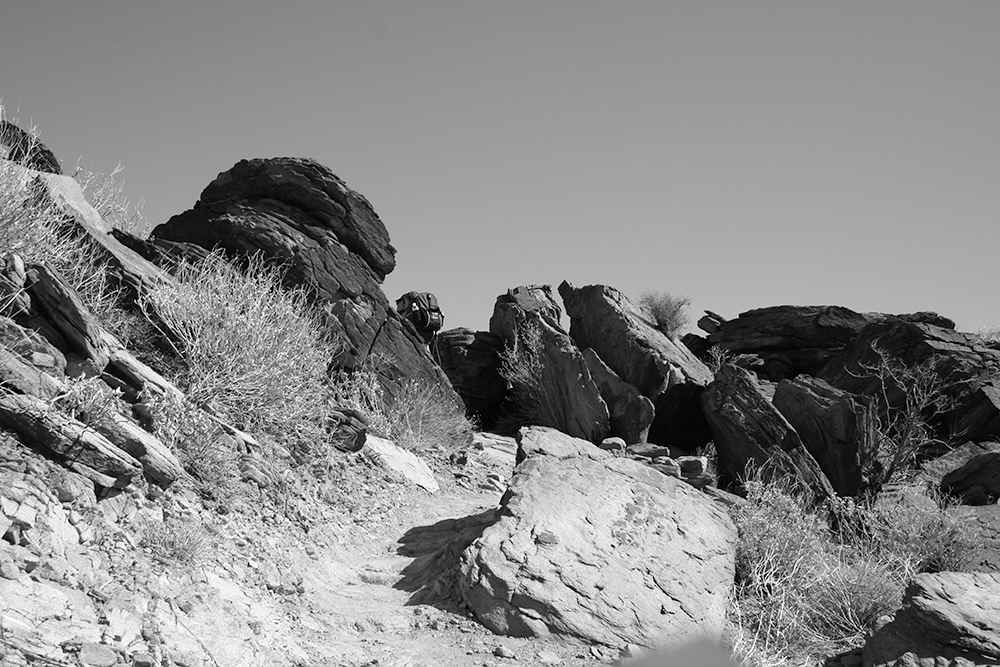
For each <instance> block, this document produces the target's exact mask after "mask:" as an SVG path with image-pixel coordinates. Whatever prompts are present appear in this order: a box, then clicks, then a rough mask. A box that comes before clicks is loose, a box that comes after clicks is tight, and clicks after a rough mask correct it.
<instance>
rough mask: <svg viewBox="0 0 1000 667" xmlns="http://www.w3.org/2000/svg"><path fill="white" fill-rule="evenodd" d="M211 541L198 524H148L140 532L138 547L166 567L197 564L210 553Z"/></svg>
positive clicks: (176, 521) (178, 521) (183, 521)
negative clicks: (145, 550)
mask: <svg viewBox="0 0 1000 667" xmlns="http://www.w3.org/2000/svg"><path fill="white" fill-rule="evenodd" d="M213 541H214V540H213V539H212V536H211V534H209V532H208V531H207V530H206V529H205V527H204V526H203V525H202V524H201V522H199V521H195V520H194V519H167V520H166V521H162V522H161V521H149V522H147V523H145V524H143V525H142V527H141V528H140V530H139V545H140V546H142V547H144V548H145V549H147V550H148V551H149V552H150V554H151V555H152V556H153V558H155V559H156V560H158V561H160V562H161V563H164V564H165V565H174V566H187V565H197V564H199V563H200V562H202V561H204V560H205V559H207V558H208V556H209V555H210V554H211V551H212V546H213Z"/></svg>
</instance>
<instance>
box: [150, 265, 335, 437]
mask: <svg viewBox="0 0 1000 667" xmlns="http://www.w3.org/2000/svg"><path fill="white" fill-rule="evenodd" d="M175 276H176V278H177V282H176V283H175V284H172V285H158V286H156V287H154V288H153V289H152V290H150V292H149V295H148V300H147V301H146V302H145V306H146V307H147V309H148V310H149V311H152V313H154V314H155V317H156V318H158V319H159V321H162V322H163V324H164V325H165V329H166V331H165V333H166V336H167V338H168V339H169V340H170V341H171V342H172V344H173V345H174V346H175V350H176V352H177V355H178V357H179V358H180V359H181V360H182V361H183V364H184V368H183V371H182V373H181V376H180V378H179V381H180V383H181V384H182V385H183V387H184V389H185V391H186V392H187V395H188V396H189V397H190V398H191V400H192V401H193V402H194V403H196V404H197V405H199V406H201V407H203V408H206V409H208V410H210V411H212V412H214V413H216V414H218V415H219V416H220V417H222V418H224V419H225V420H227V421H228V422H229V423H231V424H233V425H234V426H236V427H238V428H240V429H243V430H248V431H253V432H258V431H259V432H266V433H269V434H271V435H273V436H275V437H278V438H281V439H287V440H292V441H294V440H295V439H305V440H311V439H316V438H321V437H322V433H323V425H324V413H323V409H324V406H325V405H327V399H328V396H329V388H328V385H327V375H326V367H327V363H328V362H329V360H330V359H331V357H332V355H333V349H332V345H331V343H330V342H329V341H327V340H326V338H325V337H324V334H323V332H322V329H321V327H320V325H319V323H318V321H317V320H316V319H315V317H314V315H313V313H312V311H311V310H310V306H309V302H308V300H307V298H306V294H305V293H304V292H303V291H302V290H296V289H291V290H290V289H286V288H284V287H283V286H282V284H281V273H280V271H279V270H278V269H276V268H274V267H270V266H268V265H267V264H265V262H264V260H263V259H261V258H260V257H259V256H257V257H253V258H250V259H249V260H248V264H247V266H246V267H245V268H244V269H243V270H240V269H237V268H235V267H233V266H232V265H230V264H229V263H228V262H227V261H226V260H225V259H224V258H223V257H222V256H221V255H220V254H212V255H210V256H209V257H208V258H207V259H206V260H204V261H202V262H199V263H196V264H190V263H184V264H181V265H180V266H179V267H178V269H177V271H176V274H175ZM151 319H152V318H151Z"/></svg>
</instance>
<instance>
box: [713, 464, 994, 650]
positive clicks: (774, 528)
mask: <svg viewBox="0 0 1000 667" xmlns="http://www.w3.org/2000/svg"><path fill="white" fill-rule="evenodd" d="M748 477H749V479H748V481H747V482H746V489H747V494H748V495H747V501H748V502H747V503H746V504H745V505H742V506H739V507H737V508H735V509H734V510H733V519H734V521H735V522H736V525H737V527H738V529H739V542H738V546H737V555H736V588H735V594H734V598H733V603H732V607H731V613H730V621H731V623H732V628H731V632H730V637H729V641H730V643H731V644H732V646H733V648H734V652H735V653H736V654H738V655H742V656H744V662H745V663H747V664H749V665H778V664H783V663H784V662H785V661H786V660H788V659H790V658H792V657H798V658H801V657H804V656H805V657H809V658H811V659H812V660H813V661H815V662H819V661H821V660H822V658H823V657H824V656H826V655H830V654H832V653H839V652H843V651H846V650H849V649H851V648H856V647H858V646H860V645H862V643H863V642H864V636H865V633H866V632H868V631H869V630H870V629H871V628H872V627H873V625H874V623H875V621H876V620H877V619H878V618H879V617H880V616H882V615H884V614H886V613H889V612H891V611H892V610H893V609H895V608H896V607H897V606H898V604H899V601H900V599H901V596H902V593H903V589H904V587H905V585H906V583H907V582H908V581H909V580H910V579H911V578H912V577H913V576H914V575H915V574H917V573H920V572H927V571H937V570H940V569H946V568H957V567H959V566H960V565H961V562H962V557H961V556H962V554H963V553H967V551H968V550H969V549H970V547H971V546H972V545H973V544H974V543H975V538H974V537H972V535H971V533H969V532H968V531H967V530H965V529H964V527H963V525H962V524H961V523H960V521H959V520H957V519H955V518H953V517H952V516H951V515H950V514H949V513H948V512H947V511H946V509H945V508H942V507H940V506H938V505H937V504H936V503H934V502H933V501H929V502H926V503H923V504H915V503H914V504H902V503H895V502H886V501H885V500H881V501H873V502H862V501H855V500H850V499H835V500H833V501H831V502H829V503H827V504H824V505H820V506H816V505H814V504H812V503H811V502H809V501H807V500H806V499H805V497H804V496H803V495H802V494H800V493H799V492H798V491H796V487H795V485H793V484H790V483H787V482H782V481H780V480H779V481H778V482H773V481H772V482H770V483H763V482H761V481H760V478H759V476H758V475H757V474H756V473H754V474H750V475H748ZM831 524H832V526H833V529H831Z"/></svg>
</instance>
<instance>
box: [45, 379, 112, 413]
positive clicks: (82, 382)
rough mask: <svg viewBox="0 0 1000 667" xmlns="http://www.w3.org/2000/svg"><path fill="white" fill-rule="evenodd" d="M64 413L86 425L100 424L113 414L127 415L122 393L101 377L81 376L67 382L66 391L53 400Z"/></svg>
mask: <svg viewBox="0 0 1000 667" xmlns="http://www.w3.org/2000/svg"><path fill="white" fill-rule="evenodd" d="M52 403H53V404H54V405H55V406H56V407H57V408H59V409H60V410H61V411H62V412H64V413H66V414H67V415H69V416H70V417H72V418H73V419H76V420H77V421H79V422H83V423H84V424H98V423H100V422H101V420H102V419H103V418H104V417H105V416H106V415H109V414H111V413H118V414H121V415H124V414H126V408H125V405H124V402H123V401H122V392H121V391H120V390H118V389H112V388H111V387H109V386H108V385H107V384H106V383H105V382H104V381H103V380H102V379H101V378H99V377H86V376H83V375H81V376H80V377H76V378H68V379H67V380H66V389H65V391H63V392H62V393H61V394H59V395H58V396H56V397H55V398H53V399H52Z"/></svg>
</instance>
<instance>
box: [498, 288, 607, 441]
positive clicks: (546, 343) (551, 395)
mask: <svg viewBox="0 0 1000 667" xmlns="http://www.w3.org/2000/svg"><path fill="white" fill-rule="evenodd" d="M560 314H561V311H560V309H559V306H558V305H557V304H556V302H555V300H554V299H553V298H552V288H551V287H549V286H548V285H529V286H524V287H516V288H514V289H511V290H508V291H507V293H506V294H502V295H500V296H499V297H497V302H496V305H495V306H494V309H493V317H491V318H490V333H492V334H493V335H495V336H497V337H499V338H500V339H501V340H503V341H505V342H506V343H507V344H510V345H514V344H515V342H517V345H518V346H519V349H522V350H523V355H522V358H523V359H525V364H526V365H530V366H532V367H531V368H525V371H527V373H526V374H527V375H530V376H531V377H530V378H528V382H527V383H525V384H526V385H527V387H528V388H530V387H531V385H534V387H537V388H538V389H539V390H540V391H538V392H534V391H530V390H529V391H527V392H526V393H525V395H524V397H523V399H522V400H524V399H527V402H528V403H530V405H527V406H522V409H524V408H526V409H527V410H528V411H529V414H525V415H523V418H526V419H529V421H530V423H532V424H540V423H541V421H544V422H546V423H544V424H541V425H543V426H551V427H554V428H558V429H559V430H560V431H562V432H563V433H567V434H569V435H571V436H574V437H577V438H583V439H584V440H588V441H590V442H593V443H599V442H601V441H602V440H603V439H604V438H606V437H607V436H608V432H609V415H608V407H607V405H606V404H605V403H604V400H603V399H602V398H601V392H600V390H599V389H598V387H597V384H596V383H595V382H594V380H593V378H592V377H591V375H590V369H589V367H588V366H587V362H586V360H585V359H584V358H583V355H582V354H581V353H580V350H579V349H577V347H576V346H575V345H574V344H573V340H572V339H571V338H570V337H569V335H567V333H566V332H565V331H563V329H562V327H560V326H559V316H560ZM536 373H537V375H536ZM517 389H518V388H516V387H515V391H516V390H517ZM521 391H524V388H521ZM536 411H537V412H536ZM531 412H535V414H531ZM532 417H534V418H535V419H534V420H532V419H531V418H532ZM539 420H541V421H539Z"/></svg>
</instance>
